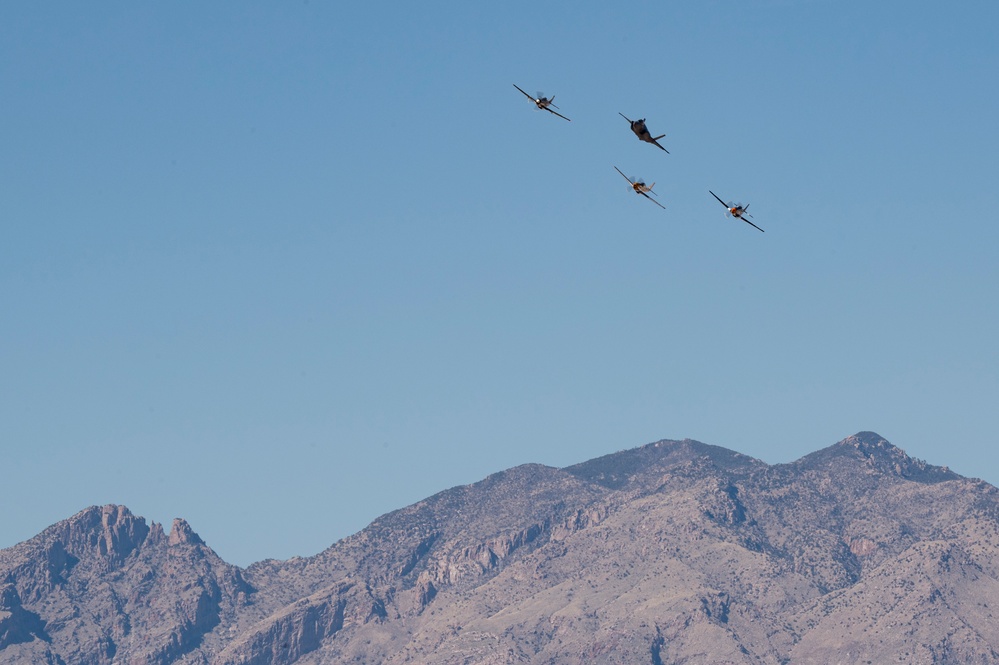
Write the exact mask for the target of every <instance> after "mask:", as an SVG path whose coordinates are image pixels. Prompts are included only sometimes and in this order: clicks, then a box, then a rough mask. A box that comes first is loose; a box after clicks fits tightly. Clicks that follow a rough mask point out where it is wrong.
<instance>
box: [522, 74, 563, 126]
mask: <svg viewBox="0 0 999 665" xmlns="http://www.w3.org/2000/svg"><path fill="white" fill-rule="evenodd" d="M513 87H515V88H517V90H520V91H521V92H522V93H523V94H524V96H525V97H527V98H528V99H530V100H531V101H532V102H534V105H535V106H537V107H538V108H539V109H541V110H542V111H548V112H549V113H552V114H554V115H557V116H558V117H560V118H562V119H563V120H569V118H566V117H565V116H564V115H562V114H561V113H559V112H558V111H553V110H552V109H557V108H558V107H557V106H555V104H553V103H552V102H554V101H555V95H552V96H551V99H549V98H548V97H545V96H544V95H543V94H541V93H540V92H539V93H538V96H537V97H532V96H531V95H529V94H527V93H526V92H524V91H523V90H521V89H520V87H519V86H518V85H517V84H516V83H514V84H513ZM569 122H572V121H571V120H569Z"/></svg>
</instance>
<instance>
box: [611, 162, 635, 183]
mask: <svg viewBox="0 0 999 665" xmlns="http://www.w3.org/2000/svg"><path fill="white" fill-rule="evenodd" d="M614 170H615V171H617V172H618V173H621V169H619V168H618V167H616V166H615V167H614ZM621 177H622V178H624V179H625V180H627V181H628V184H629V185H634V184H635V183H633V182H631V179H630V178H629V177H628V176H626V175H625V174H623V173H621Z"/></svg>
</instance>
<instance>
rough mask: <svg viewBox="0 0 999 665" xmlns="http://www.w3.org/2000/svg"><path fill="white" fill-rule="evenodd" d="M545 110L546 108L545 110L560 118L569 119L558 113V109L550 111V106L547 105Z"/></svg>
mask: <svg viewBox="0 0 999 665" xmlns="http://www.w3.org/2000/svg"><path fill="white" fill-rule="evenodd" d="M545 110H546V111H548V112H549V113H554V114H555V115H557V116H558V117H560V118H562V119H563V120H569V119H568V118H567V117H565V116H564V115H562V114H561V113H559V112H558V111H552V110H551V109H550V108H548V107H547V106H546V107H545ZM569 122H572V120H569Z"/></svg>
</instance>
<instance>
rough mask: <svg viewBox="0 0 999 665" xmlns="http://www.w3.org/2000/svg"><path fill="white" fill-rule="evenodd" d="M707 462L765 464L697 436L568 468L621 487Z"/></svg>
mask: <svg viewBox="0 0 999 665" xmlns="http://www.w3.org/2000/svg"><path fill="white" fill-rule="evenodd" d="M690 464H696V465H706V466H709V467H714V468H717V469H720V470H724V471H727V472H737V471H745V470H748V469H749V468H751V467H753V466H755V465H759V464H762V462H760V461H759V460H756V459H754V458H752V457H749V456H747V455H743V454H742V453H737V452H735V451H734V450H729V449H727V448H722V447H721V446H713V445H710V444H707V443H701V442H700V441H695V440H693V439H683V440H682V441H674V440H671V439H662V440H659V441H654V442H652V443H649V444H646V445H644V446H642V447H640V448H632V449H631V450H622V451H620V452H616V453H612V454H610V455H604V456H602V457H598V458H596V459H592V460H589V461H588V462H583V463H581V464H574V465H573V466H568V467H566V468H565V469H564V470H565V471H568V472H569V473H571V474H573V475H574V476H577V477H579V478H583V479H585V480H588V481H590V482H594V483H597V484H598V485H603V486H604V487H608V488H610V489H621V488H623V487H626V486H629V485H631V484H632V483H633V482H636V481H637V482H641V481H642V479H643V478H646V479H648V478H652V479H654V480H656V482H658V479H659V478H660V477H661V473H662V471H664V470H666V469H669V468H674V467H679V466H683V465H690Z"/></svg>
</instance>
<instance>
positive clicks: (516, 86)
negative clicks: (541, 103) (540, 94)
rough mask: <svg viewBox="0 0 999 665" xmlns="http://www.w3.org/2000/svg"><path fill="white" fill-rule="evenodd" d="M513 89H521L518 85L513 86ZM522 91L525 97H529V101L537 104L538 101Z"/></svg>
mask: <svg viewBox="0 0 999 665" xmlns="http://www.w3.org/2000/svg"><path fill="white" fill-rule="evenodd" d="M513 87H515V88H517V90H520V87H519V86H518V85H517V84H516V83H514V84H513ZM520 91H521V92H523V93H524V96H525V97H527V98H528V99H530V100H531V101H532V102H535V103H537V101H538V100H536V99H534V97H531V96H530V95H529V94H527V93H526V92H524V91H523V90H520Z"/></svg>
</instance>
